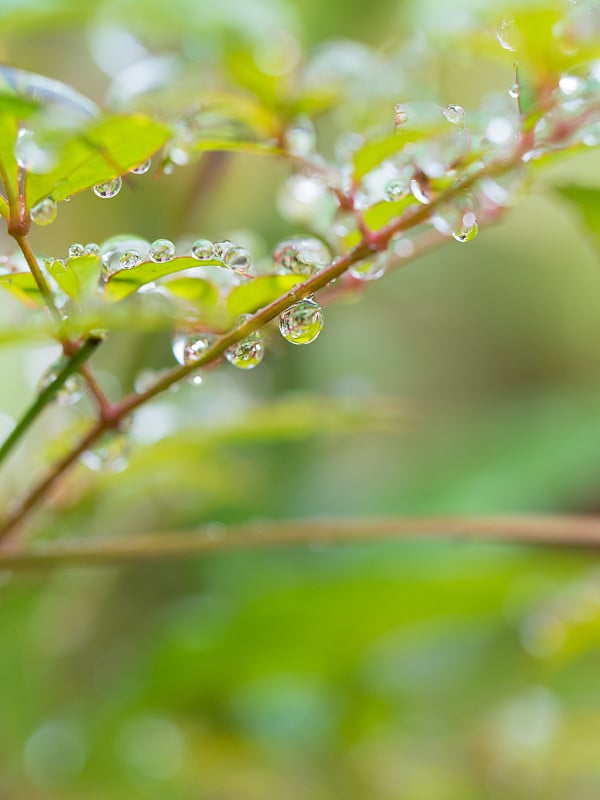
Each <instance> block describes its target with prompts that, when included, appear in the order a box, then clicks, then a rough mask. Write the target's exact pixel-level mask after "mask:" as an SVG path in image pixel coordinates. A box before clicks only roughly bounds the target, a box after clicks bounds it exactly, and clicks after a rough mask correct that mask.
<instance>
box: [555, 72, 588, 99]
mask: <svg viewBox="0 0 600 800" xmlns="http://www.w3.org/2000/svg"><path fill="white" fill-rule="evenodd" d="M584 87H585V81H584V80H583V78H580V77H579V76H578V75H563V76H562V77H561V79H560V80H559V81H558V88H559V89H560V90H561V92H562V93H563V94H566V95H567V96H569V95H573V94H577V92H580V91H581V90H582V89H583V88H584Z"/></svg>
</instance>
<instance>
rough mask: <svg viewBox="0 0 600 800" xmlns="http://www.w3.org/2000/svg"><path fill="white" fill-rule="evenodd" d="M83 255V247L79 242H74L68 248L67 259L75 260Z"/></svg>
mask: <svg viewBox="0 0 600 800" xmlns="http://www.w3.org/2000/svg"><path fill="white" fill-rule="evenodd" d="M84 253H85V247H84V246H83V245H82V244H79V242H75V243H74V244H72V245H71V246H70V247H69V258H77V257H78V256H82V255H83V254H84Z"/></svg>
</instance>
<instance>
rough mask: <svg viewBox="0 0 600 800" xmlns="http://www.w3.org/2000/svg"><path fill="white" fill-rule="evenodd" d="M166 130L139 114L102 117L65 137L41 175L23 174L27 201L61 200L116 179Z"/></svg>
mask: <svg viewBox="0 0 600 800" xmlns="http://www.w3.org/2000/svg"><path fill="white" fill-rule="evenodd" d="M170 133H171V132H170V130H169V129H168V128H167V127H166V126H165V125H161V124H159V123H157V122H154V121H153V120H151V119H150V118H149V117H146V116H144V115H142V114H133V115H130V116H115V117H106V118H104V119H102V120H100V121H95V122H93V123H92V124H91V125H90V126H89V127H88V128H87V129H86V130H84V131H83V132H79V133H77V134H76V135H74V136H72V137H70V138H69V139H67V141H64V142H63V143H62V147H61V148H60V151H61V154H60V157H59V160H58V163H57V165H56V167H55V168H54V169H53V170H52V171H51V172H49V173H46V174H45V175H32V174H29V175H28V176H27V200H28V203H29V204H30V205H35V204H36V203H39V201H40V200H43V199H44V198H45V197H49V196H51V197H53V198H54V199H55V200H57V201H59V200H64V199H65V198H66V197H70V196H71V195H72V194H76V193H77V192H81V191H83V190H84V189H89V188H91V187H92V186H95V185H96V184H99V183H105V182H107V181H110V180H112V179H113V178H116V177H117V176H119V175H123V174H124V173H126V172H128V171H129V170H130V169H131V168H132V167H135V166H136V165H138V164H140V163H141V162H142V161H145V160H146V159H148V158H150V156H152V155H153V154H154V153H155V152H156V151H157V150H159V149H160V148H161V147H162V146H163V145H164V144H165V142H166V141H167V139H168V138H169V136H170Z"/></svg>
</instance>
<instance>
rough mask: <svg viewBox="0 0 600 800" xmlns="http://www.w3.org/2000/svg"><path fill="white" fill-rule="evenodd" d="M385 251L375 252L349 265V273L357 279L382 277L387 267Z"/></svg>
mask: <svg viewBox="0 0 600 800" xmlns="http://www.w3.org/2000/svg"><path fill="white" fill-rule="evenodd" d="M387 263H388V257H387V253H376V254H375V255H373V256H370V257H369V258H366V259H365V260H364V261H360V262H359V263H358V264H353V265H352V266H351V267H350V270H349V272H350V275H352V277H353V278H356V280H359V281H376V280H378V279H379V278H383V276H384V275H385V271H386V268H387Z"/></svg>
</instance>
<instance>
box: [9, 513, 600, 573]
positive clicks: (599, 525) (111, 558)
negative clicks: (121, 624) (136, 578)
mask: <svg viewBox="0 0 600 800" xmlns="http://www.w3.org/2000/svg"><path fill="white" fill-rule="evenodd" d="M424 538H427V539H453V540H468V541H474V542H496V543H503V544H506V543H515V544H521V545H542V544H543V545H546V546H547V545H554V546H558V547H577V548H581V547H593V548H597V547H598V546H600V519H599V518H597V517H584V516H527V515H523V516H498V517H396V518H394V517H372V518H365V519H356V518H352V519H322V518H320V519H305V520H291V521H288V520H283V521H272V522H254V523H245V524H239V525H232V526H225V525H219V526H218V527H215V526H214V525H212V526H211V525H208V526H206V527H205V528H199V529H197V530H194V531H168V532H163V533H155V534H146V535H139V536H129V537H125V538H122V537H114V538H98V539H91V540H89V539H85V538H83V537H80V538H79V537H78V538H76V539H62V540H61V539H59V540H55V541H52V542H44V543H37V544H34V545H31V546H30V547H29V548H28V549H27V550H25V551H19V552H10V551H4V552H1V551H0V568H6V569H26V568H48V567H56V566H68V565H81V564H88V565H95V566H102V565H106V564H111V563H129V562H137V561H142V560H148V561H149V560H161V561H162V560H164V559H165V558H186V557H189V556H192V555H199V556H200V555H210V554H213V553H225V552H230V551H239V550H244V549H246V550H254V549H264V548H273V549H278V548H282V547H289V546H307V545H309V546H314V545H321V544H350V543H354V544H361V545H365V544H371V543H373V542H375V541H376V542H382V541H397V540H415V541H420V540H422V539H424Z"/></svg>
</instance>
